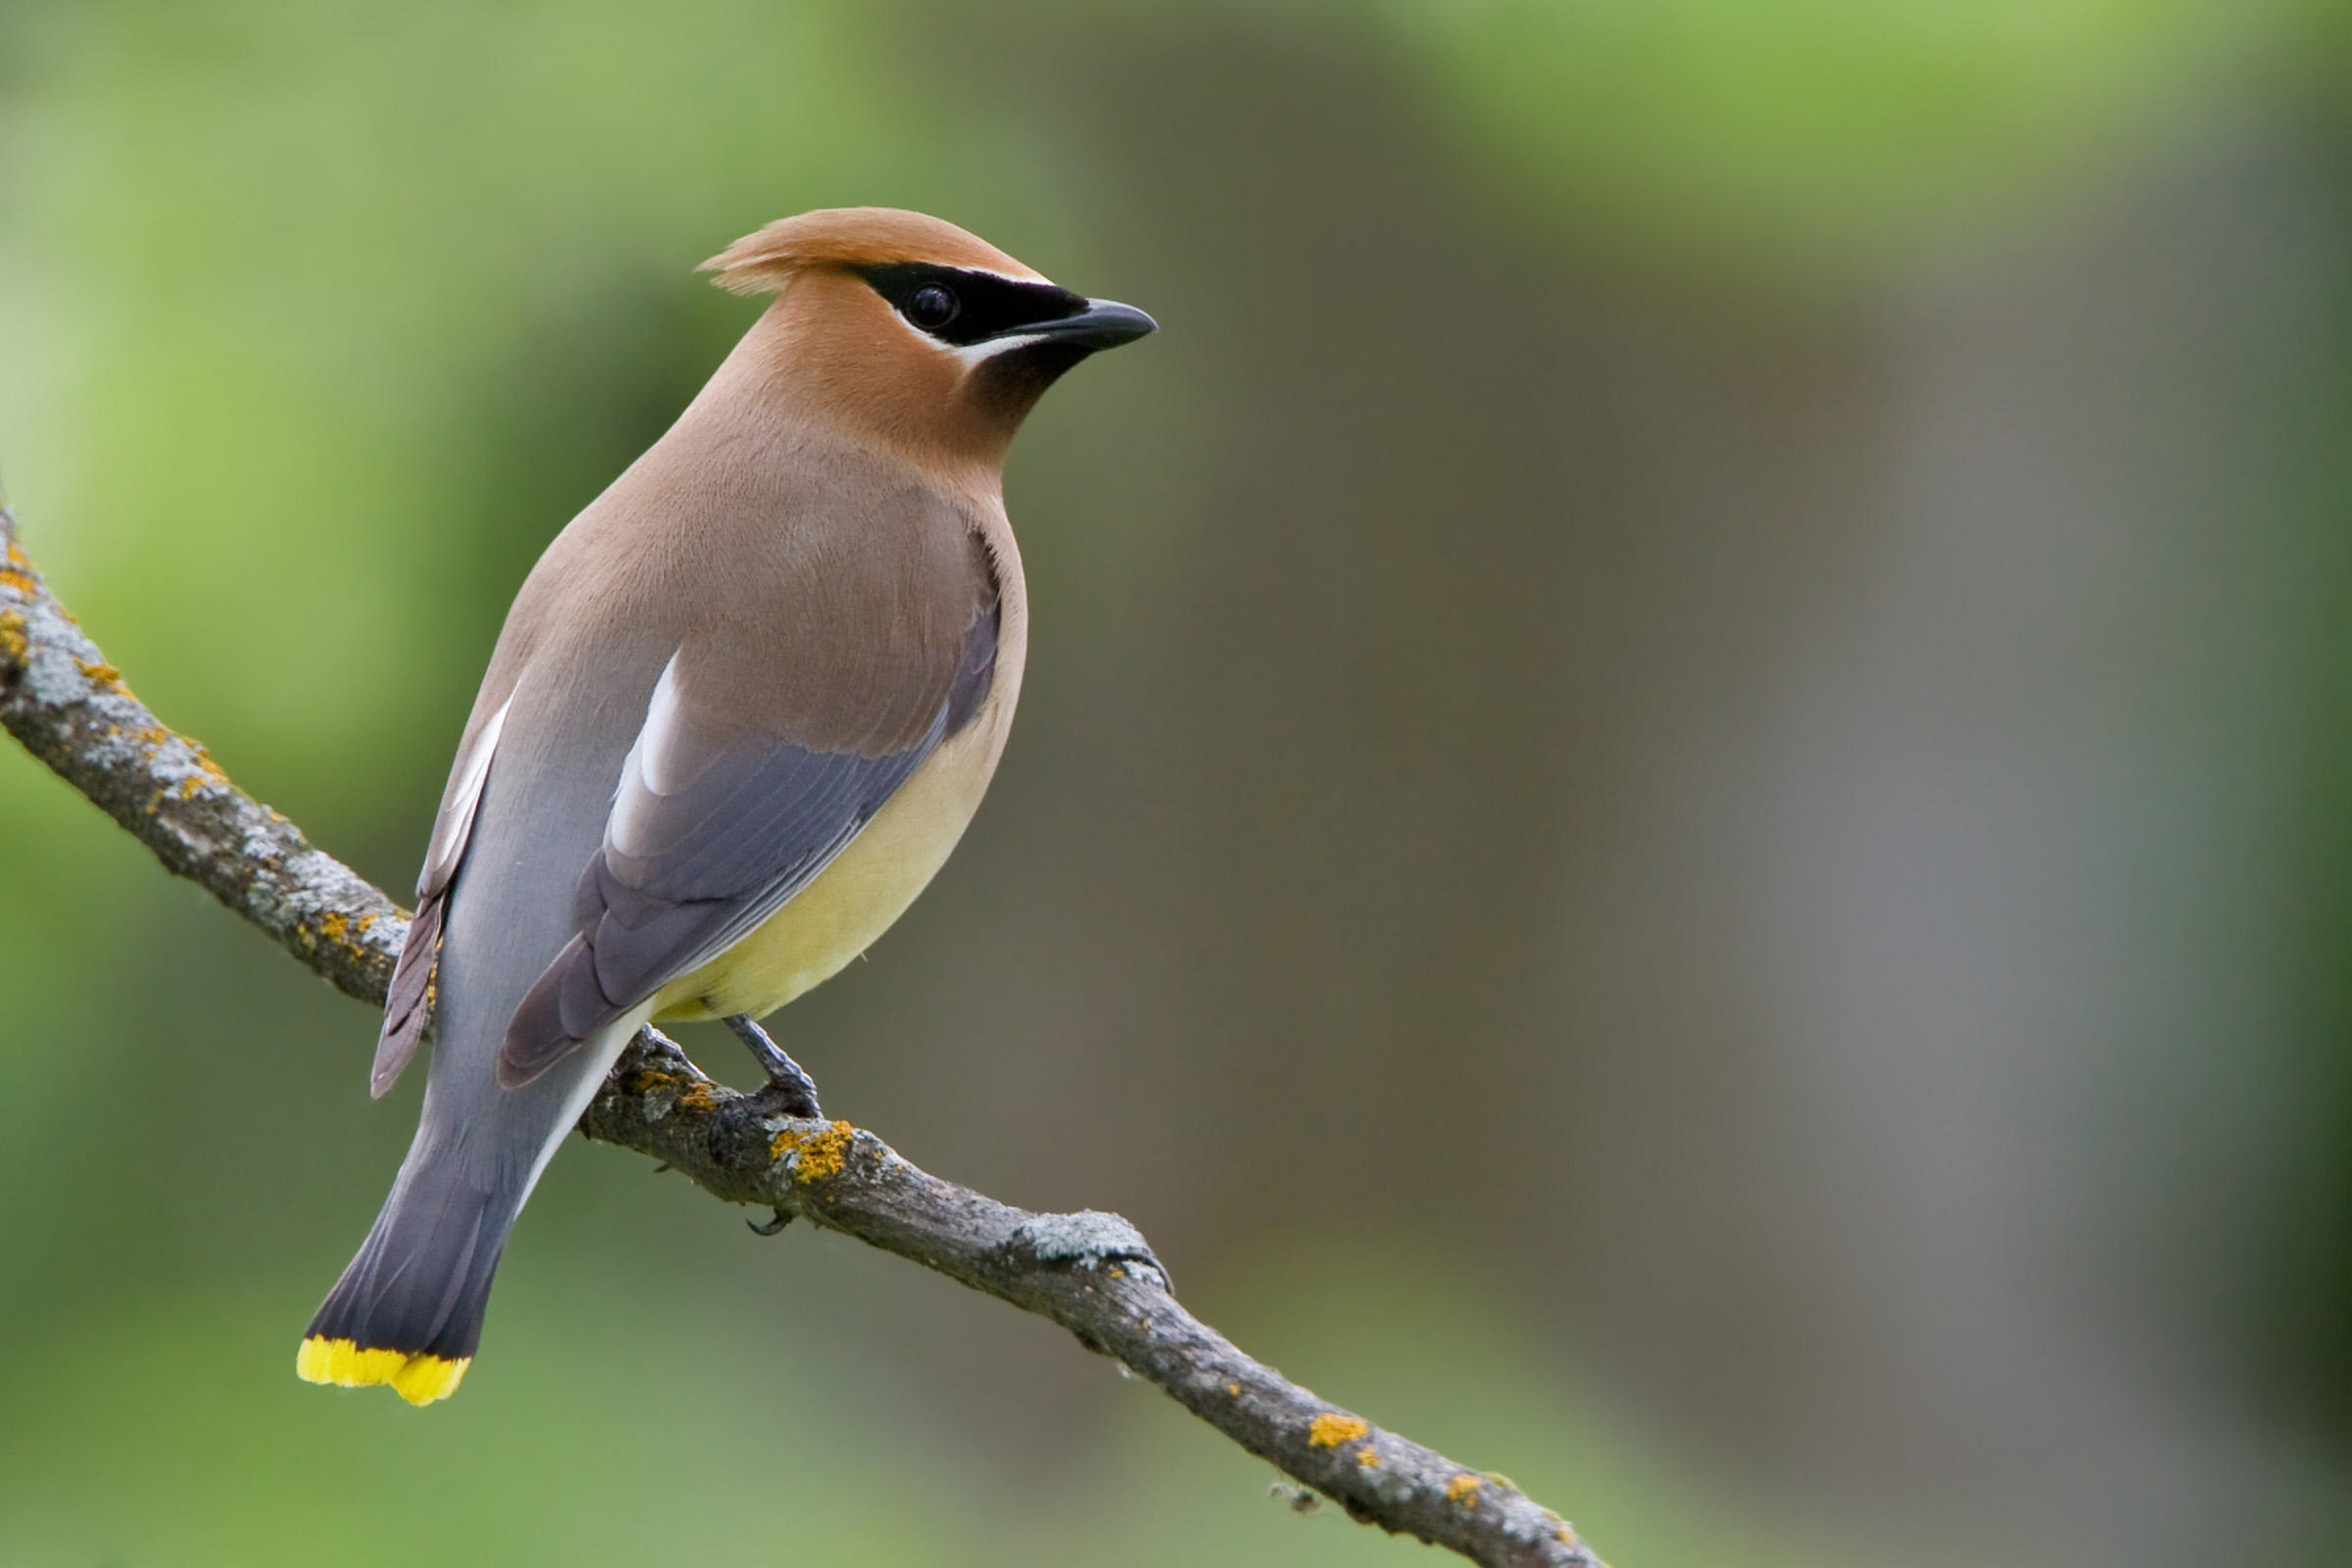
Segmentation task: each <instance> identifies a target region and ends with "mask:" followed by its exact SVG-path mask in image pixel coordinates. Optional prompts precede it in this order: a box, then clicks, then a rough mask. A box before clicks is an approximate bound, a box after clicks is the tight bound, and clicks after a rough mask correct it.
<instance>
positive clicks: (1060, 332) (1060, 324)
mask: <svg viewBox="0 0 2352 1568" xmlns="http://www.w3.org/2000/svg"><path fill="white" fill-rule="evenodd" d="M1159 330H1160V323H1159V322H1157V321H1153V320H1152V319H1151V318H1150V317H1149V316H1147V315H1145V314H1144V313H1143V312H1142V311H1140V310H1137V309H1136V308H1135V307H1134V306H1132V305H1122V304H1120V303H1119V302H1118V300H1087V308H1086V309H1085V310H1080V311H1079V312H1078V313H1077V314H1076V315H1075V316H1064V317H1063V318H1062V319H1061V320H1060V321H1032V322H1030V323H1029V324H1028V325H1026V326H1021V327H1015V328H1013V331H1009V332H1007V333H1005V334H1004V335H1005V336H1006V337H1009V338H1010V337H1022V338H1038V339H1042V340H1044V341H1045V342H1050V343H1066V344H1067V345H1069V346H1070V347H1071V348H1074V349H1083V350H1085V351H1086V352H1087V353H1094V352H1095V351H1096V350H1097V349H1115V348H1117V347H1118V345H1119V344H1121V343H1131V342H1134V341H1135V340H1136V339H1138V338H1140V337H1144V336H1146V335H1148V334H1150V333H1152V332H1156V331H1159Z"/></svg>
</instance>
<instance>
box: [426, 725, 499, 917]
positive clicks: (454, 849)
mask: <svg viewBox="0 0 2352 1568" xmlns="http://www.w3.org/2000/svg"><path fill="white" fill-rule="evenodd" d="M513 706H514V699H513V698H511V697H509V698H508V699H507V700H505V701H504V702H502V703H500V704H499V710H498V711H497V712H495V713H493V714H491V715H490V721H489V722H488V723H487V724H485V725H483V726H482V727H481V729H480V731H478V732H477V733H476V734H475V736H474V738H473V739H472V740H471V741H469V742H467V743H466V748H465V750H464V751H463V752H461V753H459V755H458V758H457V783H456V784H455V785H454V786H453V787H452V788H451V789H450V791H449V804H448V805H447V806H446V808H444V809H443V811H442V813H441V818H440V820H439V821H437V822H436V823H435V824H434V825H433V839H432V842H431V843H430V844H428V845H426V846H425V869H424V870H423V871H421V872H419V873H418V874H417V878H416V896H417V897H419V898H431V897H432V896H433V895H434V894H436V893H437V892H439V891H440V890H441V889H444V888H446V887H447V886H448V885H449V878H450V875H451V874H452V873H453V872H455V871H456V870H457V861H458V859H459V858H461V857H463V856H464V854H465V853H466V840H467V838H468V837H472V835H473V831H474V813H475V812H476V811H477V810H478V808H479V807H480V805H481V804H482V786H483V784H487V783H488V781H489V777H490V757H491V754H492V753H493V752H497V750H498V749H499V731H501V730H503V729H505V728H506V723H507V710H508V709H509V708H511V707H513Z"/></svg>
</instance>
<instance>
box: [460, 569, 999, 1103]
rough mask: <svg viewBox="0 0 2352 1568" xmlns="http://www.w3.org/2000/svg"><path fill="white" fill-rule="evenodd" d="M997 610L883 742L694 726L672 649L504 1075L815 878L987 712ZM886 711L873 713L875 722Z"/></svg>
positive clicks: (582, 1036)
mask: <svg viewBox="0 0 2352 1568" xmlns="http://www.w3.org/2000/svg"><path fill="white" fill-rule="evenodd" d="M998 618H999V612H998V606H997V605H996V604H995V603H994V602H993V601H992V602H991V603H990V604H989V605H988V606H987V607H986V608H985V609H984V610H983V611H982V614H981V615H980V616H977V617H976V618H975V620H974V621H973V623H972V626H971V631H970V633H969V634H968V635H967V637H966V638H965V642H964V647H963V650H962V653H961V658H959V659H958V661H957V666H956V669H955V674H954V679H953V681H952V682H951V684H950V689H949V690H948V692H947V694H946V697H945V700H942V701H940V703H939V705H938V708H937V710H936V711H935V712H934V713H933V714H932V715H931V717H930V723H929V728H928V729H926V730H925V731H922V732H921V734H920V736H919V738H918V739H917V740H916V741H915V742H913V743H912V744H911V745H906V746H902V747H899V748H896V749H892V750H887V751H879V752H875V753H873V754H867V752H866V751H865V750H864V749H862V748H857V749H847V750H842V751H819V750H813V749H810V748H807V747H803V746H800V745H796V744H793V742H789V741H785V740H783V739H782V738H780V737H778V736H776V735H773V734H770V733H766V732H763V731H760V730H758V729H755V728H751V727H747V726H719V725H713V724H709V723H708V722H698V721H696V720H695V719H694V718H693V717H692V716H691V715H689V714H688V713H687V712H686V710H685V709H684V705H683V704H682V703H681V702H680V701H679V700H677V693H676V691H675V689H674V685H673V681H674V677H675V672H676V663H675V661H673V662H672V665H671V667H670V668H669V669H668V670H666V671H665V672H664V674H663V677H662V680H661V683H660V684H659V685H658V686H656V689H655V693H654V698H653V701H652V704H651V707H650V709H649V710H648V713H647V717H646V726H645V730H644V731H643V732H642V733H641V734H640V735H639V737H638V740H637V743H636V745H635V747H633V748H632V749H631V751H630V752H629V757H628V760H627V762H626V763H625V764H624V765H623V768H622V770H621V782H620V786H619V789H618V790H617V792H616V794H615V795H614V803H613V812H612V816H611V818H610V819H609V821H608V822H607V825H606V828H605V834H604V846H603V847H602V848H601V849H599V850H598V852H597V853H596V854H594V855H593V856H592V857H590V858H589V862H588V865H587V867H586V868H585V869H584V870H583V872H582V873H581V877H580V882H579V886H578V888H577V889H576V891H575V893H574V895H573V920H574V924H575V927H576V930H577V932H578V934H577V935H575V936H574V937H573V938H572V941H571V942H569V943H568V944H567V945H566V946H565V947H564V949H563V951H562V952H561V953H559V954H557V956H556V958H555V961H554V962H553V963H551V964H549V965H548V967H547V969H546V971H545V972H544V973H541V975H540V977H539V980H538V982H537V983H536V984H533V985H532V987H531V989H530V994H527V995H526V996H525V997H524V998H523V1000H522V1004H521V1005H520V1006H519V1007H518V1008H517V1009H516V1010H515V1014H514V1017H513V1019H512V1020H511V1022H509V1025H508V1026H507V1033H506V1038H505V1041H504V1043H503V1045H502V1046H501V1047H500V1049H499V1082H500V1083H502V1084H504V1085H506V1086H507V1087H509V1088H510V1089H511V1088H516V1087H519V1086H520V1085H522V1084H525V1083H529V1082H530V1080H531V1079H534V1078H537V1077H538V1076H539V1075H540V1074H541V1073H543V1072H545V1071H546V1070H547V1069H548V1068H551V1067H552V1066H553V1065H554V1064H555V1063H557V1062H558V1061H561V1060H562V1058H564V1057H566V1056H568V1055H570V1054H571V1053H572V1051H573V1050H576V1049H577V1048H578V1047H580V1046H581V1045H582V1044H583V1043H584V1042H586V1041H587V1040H589V1039H591V1038H593V1037H594V1036H595V1035H596V1034H597V1033H598V1032H599V1031H600V1030H602V1029H604V1028H605V1027H606V1026H609V1025H611V1024H612V1023H614V1021H615V1020H617V1019H619V1018H620V1017H621V1016H623V1015H624V1014H625V1013H627V1012H628V1011H629V1010H630V1009H631V1008H633V1007H635V1006H636V1005H638V1004H640V1003H642V1002H644V1001H645V1000H646V998H647V997H650V996H652V995H653V994H655V993H656V992H657V991H659V990H660V989H661V988H662V987H663V986H664V985H666V984H669V982H671V981H672V980H675V979H677V977H678V976H679V975H681V974H687V973H692V972H693V971H694V970H696V969H698V968H699V967H700V966H701V965H703V964H705V963H709V961H710V960H711V959H713V958H715V957H717V956H718V955H719V953H721V952H725V951H726V950H727V949H728V948H729V947H730V946H732V945H733V944H734V943H735V942H738V941H740V940H741V939H742V938H743V937H744V936H746V935H748V934H749V933H750V932H751V931H753V930H754V929H755V928H757V927H758V926H759V925H760V924H761V922H762V921H766V920H767V918H768V917H769V916H771V915H772V914H774V913H775V912H776V910H779V909H782V907H783V906H784V904H785V903H786V902H787V901H788V900H791V899H792V898H793V895H794V894H796V893H798V892H800V890H801V889H803V888H805V887H807V886H808V885H809V883H810V882H812V881H814V880H815V879H816V876H817V874H818V873H819V872H821V871H823V870H824V868H825V867H826V866H827V865H829V864H831V863H832V861H833V858H834V857H835V856H836V855H838V854H840V853H841V852H842V850H844V849H845V848H846V847H848V846H849V843H850V841H851V840H852V839H854V838H855V837H857V835H858V833H859V831H860V830H861V829H863V828H864V827H865V826H866V823H867V822H868V821H869V820H871V819H872V817H873V816H874V814H875V813H876V812H877V811H878V810H880V809H881V807H882V805H883V803H884V802H885V801H887V800H888V799H889V798H890V796H891V795H892V794H893V793H894V792H895V791H896V790H897V789H898V786H899V785H900V784H904V783H905V782H906V781H907V779H908V776H909V775H910V774H912V773H914V771H915V770H916V769H917V768H918V767H919V766H921V765H922V763H923V761H924V759H925V758H927V757H929V755H930V754H931V752H933V751H935V750H936V749H937V748H938V746H939V744H940V742H941V741H942V740H944V739H946V738H947V737H948V736H950V735H951V734H954V733H955V732H956V731H959V730H961V728H962V727H963V725H964V724H965V723H967V722H968V721H970V720H971V715H972V714H973V712H974V711H976V710H977V709H978V708H979V706H980V702H981V700H982V698H983V697H985V696H986V695H987V692H988V688H989V684H990V681H991V679H992V677H993V675H994V672H995V665H996V641H997V627H998ZM936 689H937V688H934V690H936ZM887 723H888V716H877V724H876V728H877V731H881V730H883V729H884V728H885V727H886V724H887ZM891 727H895V726H891Z"/></svg>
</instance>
